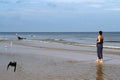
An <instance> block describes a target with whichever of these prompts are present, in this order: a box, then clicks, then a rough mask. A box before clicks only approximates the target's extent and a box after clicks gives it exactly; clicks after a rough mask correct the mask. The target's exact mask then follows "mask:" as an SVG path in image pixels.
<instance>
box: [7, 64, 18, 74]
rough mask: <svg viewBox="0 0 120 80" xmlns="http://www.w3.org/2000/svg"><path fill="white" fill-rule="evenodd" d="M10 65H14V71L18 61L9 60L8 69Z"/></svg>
mask: <svg viewBox="0 0 120 80" xmlns="http://www.w3.org/2000/svg"><path fill="white" fill-rule="evenodd" d="M9 66H11V67H14V72H15V71H16V67H17V62H9V64H8V66H7V70H8V68H9Z"/></svg>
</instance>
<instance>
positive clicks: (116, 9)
mask: <svg viewBox="0 0 120 80" xmlns="http://www.w3.org/2000/svg"><path fill="white" fill-rule="evenodd" d="M105 10H109V11H120V7H118V8H109V9H105Z"/></svg>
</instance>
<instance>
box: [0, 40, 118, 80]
mask: <svg viewBox="0 0 120 80" xmlns="http://www.w3.org/2000/svg"><path fill="white" fill-rule="evenodd" d="M118 54H119V51H114V50H108V49H107V50H104V64H102V65H101V64H96V62H95V59H96V49H95V47H85V46H84V47H83V46H72V45H64V44H59V43H46V42H39V41H24V40H23V41H16V40H14V41H1V42H0V80H120V62H119V60H120V56H119V55H118ZM10 61H16V62H17V69H16V72H14V71H13V67H9V69H8V71H7V64H8V63H9V62H10Z"/></svg>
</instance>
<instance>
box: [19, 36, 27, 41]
mask: <svg viewBox="0 0 120 80" xmlns="http://www.w3.org/2000/svg"><path fill="white" fill-rule="evenodd" d="M17 38H18V40H23V39H26V38H22V37H20V36H18V37H17Z"/></svg>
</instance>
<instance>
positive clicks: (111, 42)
mask: <svg viewBox="0 0 120 80" xmlns="http://www.w3.org/2000/svg"><path fill="white" fill-rule="evenodd" d="M105 42H108V43H120V41H105Z"/></svg>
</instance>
